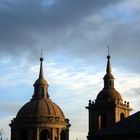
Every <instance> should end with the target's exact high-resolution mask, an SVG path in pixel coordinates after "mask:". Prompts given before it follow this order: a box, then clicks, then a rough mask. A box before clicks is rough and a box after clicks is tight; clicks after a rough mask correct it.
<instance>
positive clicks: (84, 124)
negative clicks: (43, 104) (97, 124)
mask: <svg viewBox="0 0 140 140" xmlns="http://www.w3.org/2000/svg"><path fill="white" fill-rule="evenodd" d="M139 23H140V1H139V0H117V1H115V0H102V1H101V0H100V1H99V0H86V1H85V0H22V1H19V0H0V80H1V82H0V128H3V130H4V131H5V135H6V136H7V137H10V127H9V123H10V122H11V120H12V119H13V118H14V117H16V114H17V112H18V110H19V109H20V108H21V107H22V106H23V105H24V104H25V103H26V102H28V101H30V99H31V97H32V95H33V90H34V89H33V84H34V82H35V80H36V79H37V78H38V74H39V63H40V62H39V58H40V54H41V50H42V51H43V57H44V73H45V78H46V79H47V81H48V83H49V95H50V98H51V99H52V100H53V101H54V102H55V103H56V104H58V105H59V106H60V107H61V109H62V110H63V112H64V114H65V116H66V118H69V120H70V123H71V125H72V126H71V128H70V140H76V139H79V140H86V139H87V138H86V136H87V134H88V110H86V109H85V107H86V106H87V105H88V100H93V101H94V100H95V99H96V96H97V94H98V93H99V92H100V91H101V90H102V88H103V77H104V75H105V69H106V63H107V59H106V56H107V46H110V55H111V64H112V71H113V72H112V73H113V75H114V77H115V88H116V89H117V90H118V91H119V92H120V93H121V95H122V97H123V99H124V100H126V101H129V102H130V105H131V107H132V108H133V111H132V112H131V114H133V113H135V112H137V111H139V110H140V102H139V101H140V84H139V83H140V63H139V60H140V46H139V44H140V25H139ZM9 139H10V138H9Z"/></svg>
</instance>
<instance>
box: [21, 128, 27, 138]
mask: <svg viewBox="0 0 140 140" xmlns="http://www.w3.org/2000/svg"><path fill="white" fill-rule="evenodd" d="M20 140H28V133H27V131H26V130H21V131H20Z"/></svg>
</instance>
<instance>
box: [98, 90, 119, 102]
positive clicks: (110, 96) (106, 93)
mask: <svg viewBox="0 0 140 140" xmlns="http://www.w3.org/2000/svg"><path fill="white" fill-rule="evenodd" d="M108 100H109V101H115V100H117V101H118V100H122V97H121V95H120V93H119V92H118V91H117V90H116V89H113V88H112V89H111V88H110V89H109V88H108V89H103V90H102V91H100V92H99V94H98V96H97V98H96V101H98V102H99V101H108Z"/></svg>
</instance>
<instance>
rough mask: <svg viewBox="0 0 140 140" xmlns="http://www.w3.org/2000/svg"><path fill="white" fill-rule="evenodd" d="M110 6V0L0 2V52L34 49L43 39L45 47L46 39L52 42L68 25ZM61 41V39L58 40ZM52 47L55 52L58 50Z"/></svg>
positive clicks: (9, 0)
mask: <svg viewBox="0 0 140 140" xmlns="http://www.w3.org/2000/svg"><path fill="white" fill-rule="evenodd" d="M51 2H52V3H51ZM113 3H115V2H114V1H112V0H102V2H101V1H91V0H86V2H85V0H76V1H75V0H71V1H65V0H57V1H55V0H54V1H53V0H52V1H51V0H50V1H47V0H46V1H45V0H41V1H38V0H24V1H13V0H5V1H1V2H0V18H1V20H0V31H1V32H0V45H1V50H2V51H6V52H10V53H12V52H13V53H15V52H20V50H22V51H23V48H26V51H27V50H30V49H31V48H32V49H36V48H37V47H38V42H39V41H40V38H42V37H44V38H46V42H45V41H44V42H45V43H46V44H47V41H48V40H53V41H54V42H55V39H56V38H55V37H54V38H53V36H59V34H61V33H62V32H61V31H62V30H65V29H66V28H67V27H69V26H72V27H74V26H75V25H76V24H77V23H79V22H80V21H82V19H83V18H85V17H87V16H89V15H91V14H92V13H96V12H98V11H99V10H101V9H102V8H104V7H106V6H108V5H110V4H113ZM50 36H51V38H50ZM58 38H59V37H58ZM62 38H63V36H61V40H62ZM53 41H52V42H53ZM52 42H51V43H52ZM50 45H51V46H52V45H53V43H52V44H50ZM58 45H59V44H58ZM53 47H54V50H55V47H56V48H57V46H53ZM24 51H25V49H24ZM22 53H23V52H22Z"/></svg>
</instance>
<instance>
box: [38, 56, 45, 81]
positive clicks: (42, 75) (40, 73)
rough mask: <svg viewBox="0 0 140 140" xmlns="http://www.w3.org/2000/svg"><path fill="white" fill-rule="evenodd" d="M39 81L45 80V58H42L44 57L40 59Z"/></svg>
mask: <svg viewBox="0 0 140 140" xmlns="http://www.w3.org/2000/svg"><path fill="white" fill-rule="evenodd" d="M39 79H44V74H43V57H42V56H41V58H40V72H39Z"/></svg>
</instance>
